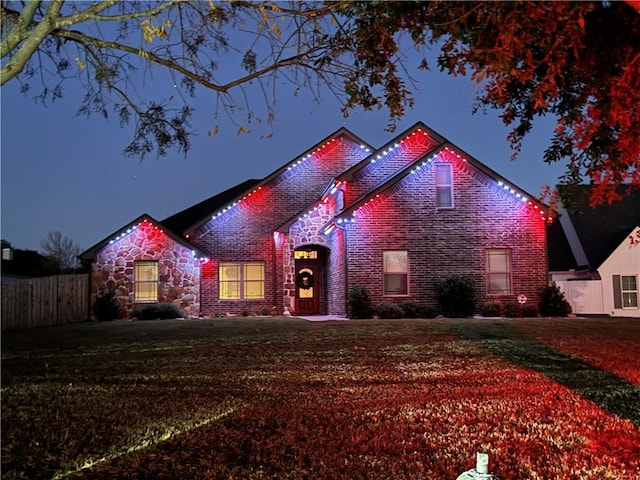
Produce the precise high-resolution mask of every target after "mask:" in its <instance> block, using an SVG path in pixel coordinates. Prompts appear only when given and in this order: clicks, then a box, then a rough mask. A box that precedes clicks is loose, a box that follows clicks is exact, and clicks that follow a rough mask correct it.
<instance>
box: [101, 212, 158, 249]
mask: <svg viewBox="0 0 640 480" xmlns="http://www.w3.org/2000/svg"><path fill="white" fill-rule="evenodd" d="M143 223H148V224H150V225H151V226H153V228H154V229H156V230H158V231H159V232H160V233H164V230H163V229H162V228H160V227H158V226H157V225H155V224H154V223H153V222H151V221H150V220H149V219H148V218H145V219H144V220H142V221H140V222H138V223H137V224H135V225H132V226H131V227H129V228H127V229H126V230H124V231H122V232H121V233H120V234H119V235H116V236H115V237H113V238H112V239H111V240H109V245H113V244H114V243H115V242H117V241H118V240H122V239H123V238H124V237H126V236H127V235H129V234H130V233H131V232H133V231H134V230H137V228H138V227H139V226H140V225H142V224H143Z"/></svg>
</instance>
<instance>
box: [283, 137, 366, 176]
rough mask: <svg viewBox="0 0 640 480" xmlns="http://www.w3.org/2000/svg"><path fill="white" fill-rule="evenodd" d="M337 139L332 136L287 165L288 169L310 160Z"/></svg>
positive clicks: (363, 146) (363, 147) (363, 148)
mask: <svg viewBox="0 0 640 480" xmlns="http://www.w3.org/2000/svg"><path fill="white" fill-rule="evenodd" d="M335 141H337V138H332V139H331V140H329V141H327V142H325V143H323V144H322V145H320V146H319V147H318V148H316V149H315V150H314V151H312V152H311V153H308V154H307V155H305V156H303V157H300V158H299V159H298V160H297V161H295V162H293V163H292V164H291V165H289V166H288V167H287V170H293V169H294V168H295V167H297V166H298V165H300V164H301V163H302V162H304V161H305V160H308V159H309V158H311V157H313V156H314V155H315V154H316V153H320V151H321V150H323V149H325V148H327V147H328V146H330V145H332V144H333V143H334V142H335ZM360 148H361V149H362V150H364V151H365V152H370V151H371V150H369V148H367V147H366V146H365V145H360Z"/></svg>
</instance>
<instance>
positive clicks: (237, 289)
mask: <svg viewBox="0 0 640 480" xmlns="http://www.w3.org/2000/svg"><path fill="white" fill-rule="evenodd" d="M219 278H220V280H219V282H220V298H221V299H222V300H240V299H262V298H264V263H263V262H235V263H226V262H225V263H221V264H220V268H219Z"/></svg>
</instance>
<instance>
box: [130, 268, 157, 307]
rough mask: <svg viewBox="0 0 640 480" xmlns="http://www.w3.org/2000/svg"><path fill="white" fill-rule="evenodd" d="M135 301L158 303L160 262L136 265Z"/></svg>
mask: <svg viewBox="0 0 640 480" xmlns="http://www.w3.org/2000/svg"><path fill="white" fill-rule="evenodd" d="M134 265H135V269H134V282H135V290H134V301H136V302H157V301H158V262H157V261H153V260H151V261H150V260H144V261H138V262H135V263H134Z"/></svg>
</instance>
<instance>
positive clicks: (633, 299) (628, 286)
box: [620, 275, 638, 308]
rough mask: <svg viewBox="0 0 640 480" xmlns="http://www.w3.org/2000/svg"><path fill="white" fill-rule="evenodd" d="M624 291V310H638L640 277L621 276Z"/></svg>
mask: <svg viewBox="0 0 640 480" xmlns="http://www.w3.org/2000/svg"><path fill="white" fill-rule="evenodd" d="M620 283H621V290H622V308H638V277H636V276H635V275H621V276H620Z"/></svg>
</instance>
